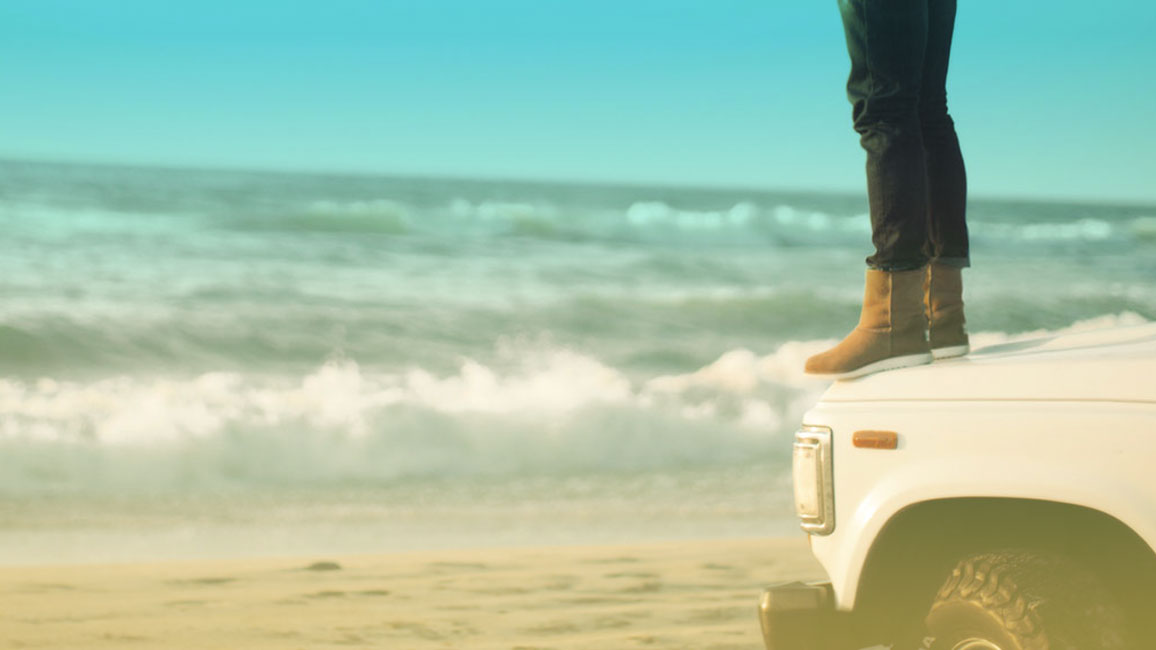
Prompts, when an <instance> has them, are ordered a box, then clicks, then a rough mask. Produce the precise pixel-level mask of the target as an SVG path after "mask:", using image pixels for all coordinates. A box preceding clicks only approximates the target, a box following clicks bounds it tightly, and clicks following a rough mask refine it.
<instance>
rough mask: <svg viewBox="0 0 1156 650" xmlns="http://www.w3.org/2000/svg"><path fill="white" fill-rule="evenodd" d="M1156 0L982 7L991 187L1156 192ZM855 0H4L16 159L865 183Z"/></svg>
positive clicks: (7, 108) (0, 26)
mask: <svg viewBox="0 0 1156 650" xmlns="http://www.w3.org/2000/svg"><path fill="white" fill-rule="evenodd" d="M1154 30H1156V4H1154V3H1151V2H1148V1H1143V2H1142V1H1140V0H1117V1H1116V2H1111V3H1100V4H1097V5H1095V6H1094V9H1091V5H1088V4H1087V3H1086V2H1076V1H1075V0H1052V1H1050V2H1047V3H1038V2H1006V0H963V1H962V2H961V3H960V9H959V14H958V19H957V25H956V36H955V45H954V50H953V54H952V65H951V73H950V77H949V80H948V82H949V85H948V93H949V106H950V109H951V112H952V114H953V116H954V117H955V119H956V123H957V128H958V131H959V134H960V139H961V141H962V145H963V149H964V155H965V158H966V160H967V165H968V171H969V181H970V188H971V192H972V195H973V196H976V195H982V196H1001V197H1023V198H1069V199H1071V198H1074V199H1086V200H1097V201H1112V202H1156V181H1153V179H1156V122H1154V121H1153V119H1152V118H1153V116H1156V84H1154V83H1153V72H1152V69H1153V68H1154V67H1156V39H1153V38H1152V37H1151V34H1152V33H1153V32H1154ZM848 65H849V64H848V61H847V54H846V47H845V44H844V41H843V31H842V26H841V24H840V19H839V12H838V8H837V4H836V1H835V0H818V1H813V0H806V1H804V2H788V1H787V0H763V1H760V2H756V1H753V0H747V1H739V0H693V1H691V0H583V1H581V2H578V1H577V0H566V1H563V0H375V1H370V0H326V1H325V2H314V1H296V2H295V1H293V0H277V1H272V0H197V2H181V3H177V2H157V1H156V0H107V1H106V2H92V1H91V0H5V1H4V2H3V3H0V157H5V158H27V159H38V160H63V161H85V162H111V163H127V164H136V165H141V164H144V165H148V164H160V165H166V166H185V165H188V166H197V167H228V168H252V169H285V170H310V171H330V172H358V173H383V174H401V175H434V176H462V177H483V178H525V179H545V180H563V181H596V182H613V183H627V184H632V183H659V184H677V185H699V186H723V187H753V188H768V189H804V190H835V191H850V192H861V191H862V188H863V186H864V179H863V162H864V158H863V153H862V151H861V149H859V146H858V138H857V136H856V134H855V133H854V132H853V131H852V130H851V127H850V106H849V104H848V103H847V100H846V95H845V91H844V83H845V80H846V77H847V72H848Z"/></svg>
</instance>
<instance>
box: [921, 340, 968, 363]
mask: <svg viewBox="0 0 1156 650" xmlns="http://www.w3.org/2000/svg"><path fill="white" fill-rule="evenodd" d="M968 352H971V346H970V345H968V344H967V343H964V344H963V345H949V346H947V347H944V348H932V350H931V356H932V357H934V358H936V359H952V358H955V357H962V356H963V355H965V354H967V353H968Z"/></svg>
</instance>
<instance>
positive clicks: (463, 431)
mask: <svg viewBox="0 0 1156 650" xmlns="http://www.w3.org/2000/svg"><path fill="white" fill-rule="evenodd" d="M969 224H970V228H971V233H972V248H973V251H972V259H973V268H972V269H971V270H969V271H967V272H966V275H965V283H966V300H967V303H968V319H969V328H970V330H971V331H972V332H973V342H974V344H975V345H977V346H981V345H983V344H985V343H990V342H999V341H1003V340H1007V339H1009V338H1014V337H1017V336H1026V335H1030V334H1031V333H1037V332H1040V331H1056V330H1064V329H1070V328H1091V327H1102V326H1111V325H1114V324H1130V323H1139V322H1145V321H1148V320H1150V319H1153V318H1156V207H1154V206H1136V205H1123V204H1114V205H1096V204H1092V203H1058V202H1052V203H1048V202H1036V201H1012V200H988V199H983V198H975V199H973V200H972V201H971V202H970V205H969ZM0 232H2V233H3V235H2V236H0V563H6V564H19V563H36V562H74V561H75V562H85V561H128V560H136V559H149V558H155V559H160V558H169V557H194V556H205V555H222V554H248V553H252V554H267V553H326V552H333V553H336V552H361V551H365V552H375V551H383V550H398V549H418V548H432V547H443V548H444V547H454V546H480V545H516V544H567V543H592V542H627V541H637V540H644V539H678V538H688V537H725V536H759V535H777V534H789V533H790V532H791V531H793V530H794V526H795V524H794V521H793V519H792V515H791V496H790V481H789V476H788V474H789V451H790V449H789V448H790V439H791V433H792V432H793V430H794V428H795V427H796V426H797V425H798V424H799V420H800V417H801V415H802V413H803V412H804V411H805V410H806V409H807V408H808V407H809V405H810V404H812V403H813V402H814V400H815V399H816V398H817V396H818V395H819V394H821V393H822V391H823V389H824V387H825V384H824V383H823V382H817V381H815V380H813V379H809V378H807V377H805V376H803V375H802V373H801V366H802V362H803V360H804V359H805V358H806V357H807V356H808V355H809V354H812V353H814V352H816V351H818V350H821V349H823V348H824V347H825V346H827V345H829V344H830V343H831V342H832V341H833V340H834V339H837V338H839V337H841V336H842V335H843V334H844V333H845V332H846V331H847V330H848V329H849V328H850V327H851V326H852V325H853V324H854V322H855V319H856V318H857V315H858V305H859V300H860V298H861V292H862V281H863V278H862V276H863V258H864V257H866V256H867V255H868V254H869V252H870V251H869V248H868V244H869V224H868V218H867V215H866V199H865V197H864V196H861V195H839V194H824V193H805V192H775V191H765V190H738V189H726V190H722V189H695V188H681V187H633V186H604V185H576V184H573V185H571V184H547V183H528V182H506V181H488V180H451V179H419V178H391V177H375V176H340V175H310V174H282V173H253V172H237V171H206V170H178V169H159V168H129V167H111V166H109V167H103V166H82V165H52V164H43V163H26V162H12V161H8V162H0Z"/></svg>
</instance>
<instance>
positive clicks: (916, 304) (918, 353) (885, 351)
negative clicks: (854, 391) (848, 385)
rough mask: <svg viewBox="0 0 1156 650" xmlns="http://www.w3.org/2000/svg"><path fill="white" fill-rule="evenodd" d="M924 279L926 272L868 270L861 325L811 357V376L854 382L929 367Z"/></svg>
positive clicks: (808, 370) (808, 364) (808, 361)
mask: <svg viewBox="0 0 1156 650" xmlns="http://www.w3.org/2000/svg"><path fill="white" fill-rule="evenodd" d="M923 276H924V270H923V269H915V270H913V271H877V270H875V269H867V287H866V290H865V291H864V295H863V311H862V312H861V313H860V315H859V325H858V326H856V327H855V329H854V330H852V331H851V333H850V334H848V335H847V338H845V339H843V341H842V342H841V343H839V344H838V345H836V346H835V347H833V348H831V349H830V350H827V351H826V352H822V353H820V354H816V355H815V356H813V357H811V358H810V359H807V365H806V372H807V374H811V375H822V376H824V377H827V378H830V379H850V378H852V377H860V376H863V375H867V374H871V373H873V372H879V371H881V370H891V369H893V368H903V367H906V366H917V365H921V364H924V363H931V352H930V350H929V349H928V346H927V331H926V330H927V318H926V316H925V315H924V312H923Z"/></svg>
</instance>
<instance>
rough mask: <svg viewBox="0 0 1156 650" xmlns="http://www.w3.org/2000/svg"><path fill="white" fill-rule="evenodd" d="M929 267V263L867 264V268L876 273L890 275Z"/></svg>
mask: <svg viewBox="0 0 1156 650" xmlns="http://www.w3.org/2000/svg"><path fill="white" fill-rule="evenodd" d="M925 266H927V262H926V261H923V262H892V263H890V264H872V263H870V262H868V263H867V268H869V269H873V270H876V271H887V272H888V273H892V272H896V271H914V270H916V269H921V268H923V267H925Z"/></svg>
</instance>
